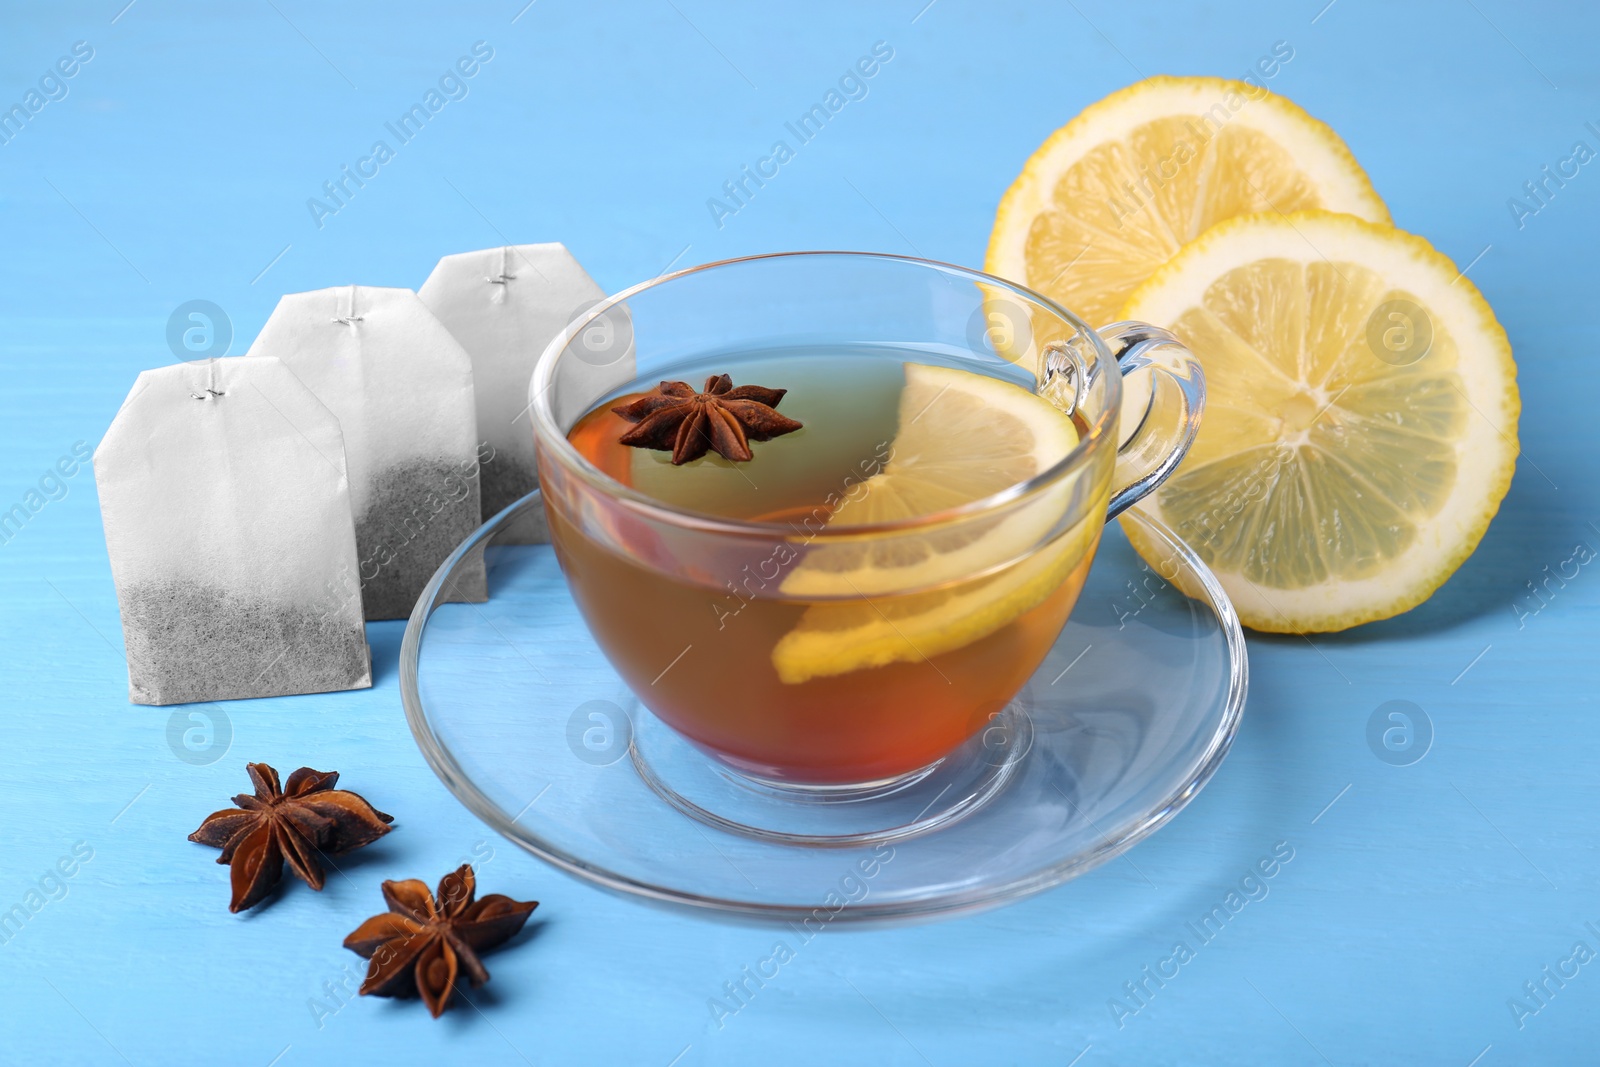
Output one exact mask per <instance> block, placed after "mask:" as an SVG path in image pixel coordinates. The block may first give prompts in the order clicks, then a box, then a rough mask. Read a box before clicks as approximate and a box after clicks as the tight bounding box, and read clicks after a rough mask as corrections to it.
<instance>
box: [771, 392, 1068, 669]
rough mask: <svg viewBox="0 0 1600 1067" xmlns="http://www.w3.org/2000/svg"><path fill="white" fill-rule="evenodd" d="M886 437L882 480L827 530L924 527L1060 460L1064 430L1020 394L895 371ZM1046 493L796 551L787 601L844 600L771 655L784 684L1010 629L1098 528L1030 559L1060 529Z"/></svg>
mask: <svg viewBox="0 0 1600 1067" xmlns="http://www.w3.org/2000/svg"><path fill="white" fill-rule="evenodd" d="M905 373H906V384H905V389H904V390H903V391H902V393H901V395H900V403H899V416H898V419H899V421H898V428H897V430H896V433H895V438H894V441H893V445H892V449H891V451H890V455H889V458H888V460H887V462H886V463H885V464H884V466H883V469H882V470H880V471H879V472H877V473H876V474H874V475H873V476H872V477H871V478H869V479H867V480H866V481H865V482H863V483H861V484H860V485H859V486H857V487H856V489H857V491H856V492H854V493H853V494H851V495H850V496H849V497H848V498H847V499H846V500H845V501H844V502H843V503H842V504H841V505H840V506H839V507H838V508H836V509H835V510H834V512H833V514H832V516H831V517H830V519H829V521H828V527H827V528H828V530H829V531H830V532H831V533H837V532H838V531H839V530H840V529H841V528H848V527H850V526H861V525H867V524H881V523H888V522H894V521H897V520H902V519H914V518H917V517H919V516H927V515H933V514H935V513H937V512H942V511H945V510H948V509H950V508H955V507H959V506H961V505H963V504H969V503H971V502H973V501H975V500H980V499H983V498H984V497H988V496H992V495H994V494H996V493H999V492H1002V491H1004V490H1005V489H1007V488H1009V487H1011V486H1013V485H1016V484H1018V483H1019V482H1024V481H1027V480H1028V479H1030V478H1032V477H1034V476H1035V475H1037V474H1039V473H1040V472H1041V471H1044V470H1046V469H1047V468H1049V467H1052V466H1054V465H1055V464H1056V463H1058V462H1060V460H1061V459H1063V458H1064V457H1065V456H1066V455H1067V453H1069V452H1070V451H1071V450H1072V449H1073V448H1074V447H1075V446H1076V445H1077V443H1078V439H1079V435H1078V431H1077V429H1076V427H1075V426H1074V425H1073V423H1072V420H1071V419H1070V418H1068V417H1067V416H1066V415H1065V414H1063V413H1062V412H1061V411H1059V410H1058V409H1057V408H1055V407H1054V406H1053V405H1052V404H1050V403H1049V402H1048V401H1046V400H1044V399H1043V398H1041V397H1039V396H1036V395H1034V394H1033V393H1030V392H1029V391H1028V390H1026V389H1023V388H1021V387H1020V386H1017V385H1013V384H1011V383H1009V382H1004V381H1001V380H999V379H995V378H990V377H987V376H985V375H982V374H976V373H973V372H970V371H963V370H955V369H951V368H948V367H936V366H927V365H923V364H907V365H906V367H905ZM1069 489H1070V486H1069V485H1067V484H1058V485H1055V486H1052V487H1051V489H1050V490H1049V491H1048V492H1047V493H1046V494H1045V495H1044V497H1042V498H1041V499H1038V500H1036V501H1034V502H1033V503H1032V504H1030V505H1027V506H1023V507H1020V508H1017V509H1015V510H1014V511H1013V512H1012V513H1010V514H1009V515H1006V516H1004V517H996V518H989V519H983V520H968V521H966V522H962V523H959V524H957V525H956V526H954V527H952V528H941V527H940V526H938V525H935V526H933V527H932V528H931V529H929V530H928V531H927V532H925V533H912V534H881V533H874V534H864V535H863V537H862V538H861V540H859V541H850V540H843V541H839V540H836V539H834V538H833V537H830V538H829V540H828V541H827V542H826V543H823V544H819V545H814V546H811V547H809V548H808V549H807V551H806V554H805V556H804V558H802V560H801V561H800V563H799V564H798V565H797V566H796V567H795V568H794V569H793V570H792V571H790V572H789V574H788V575H787V577H786V578H785V579H784V582H783V586H782V589H783V592H784V594H785V595H786V596H790V597H795V598H797V599H806V598H818V599H822V598H836V597H843V598H850V599H846V600H840V601H838V602H822V603H816V604H813V605H812V606H810V607H808V608H807V609H806V611H805V613H804V615H802V617H801V619H800V621H799V622H798V623H797V624H796V626H795V628H794V629H793V630H791V631H790V632H789V633H788V634H786V635H785V636H784V637H783V638H781V639H780V640H779V642H778V644H777V646H776V647H775V648H774V650H773V654H772V660H773V665H774V667H775V668H776V669H777V672H778V675H779V677H780V678H782V679H783V680H784V681H785V682H790V683H798V682H803V681H806V680H807V679H809V678H814V677H819V676H827V675H836V674H844V673H847V672H849V671H853V670H858V669H861V668H864V667H874V666H883V665H885V664H888V663H894V662H916V661H920V660H923V659H929V658H932V657H934V656H937V655H939V654H940V653H942V652H948V651H951V650H954V649H957V648H961V647H963V646H965V645H967V644H970V643H971V642H973V641H976V640H978V639H979V638H982V637H985V636H987V635H989V634H991V633H993V632H994V631H996V630H998V629H999V628H1000V627H1002V626H1005V625H1006V624H1007V623H1009V622H1012V621H1013V620H1015V619H1017V618H1018V617H1019V616H1021V615H1022V614H1023V613H1024V612H1026V611H1028V610H1029V609H1030V608H1032V607H1034V606H1036V605H1038V604H1040V603H1041V602H1043V601H1044V600H1045V599H1046V598H1047V597H1049V596H1050V595H1051V594H1052V593H1054V592H1056V591H1057V590H1058V589H1059V588H1060V587H1061V585H1062V584H1063V581H1064V579H1065V578H1066V577H1067V575H1068V574H1069V573H1070V572H1071V570H1072V569H1073V567H1074V566H1075V565H1077V564H1079V563H1080V562H1081V561H1082V560H1083V559H1084V557H1085V556H1086V555H1087V554H1088V549H1089V548H1091V547H1092V545H1093V539H1094V538H1095V537H1097V536H1098V529H1099V523H1098V522H1095V521H1091V522H1085V523H1080V524H1079V528H1077V529H1074V530H1072V531H1069V532H1067V533H1065V534H1063V535H1061V536H1060V537H1058V538H1056V539H1055V540H1054V541H1052V542H1050V543H1049V544H1048V545H1047V546H1044V547H1043V548H1042V549H1041V550H1040V551H1037V552H1034V553H1033V554H1032V555H1029V552H1030V550H1032V549H1034V548H1036V547H1038V546H1039V544H1040V541H1041V539H1043V538H1045V537H1047V536H1048V534H1049V532H1050V530H1051V528H1052V527H1053V526H1054V525H1056V524H1058V523H1059V522H1060V520H1061V517H1062V514H1063V511H1064V509H1065V507H1066V501H1067V499H1068V498H1069V496H1070V492H1069Z"/></svg>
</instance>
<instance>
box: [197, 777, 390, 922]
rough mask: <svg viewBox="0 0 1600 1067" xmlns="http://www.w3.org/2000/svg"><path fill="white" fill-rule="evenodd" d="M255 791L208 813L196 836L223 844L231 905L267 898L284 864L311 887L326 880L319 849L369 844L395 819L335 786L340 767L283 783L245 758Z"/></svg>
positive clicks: (221, 859)
mask: <svg viewBox="0 0 1600 1067" xmlns="http://www.w3.org/2000/svg"><path fill="white" fill-rule="evenodd" d="M245 769H246V770H247V771H249V772H250V781H251V783H252V784H253V785H254V786H255V789H256V791H255V795H254V796H251V795H250V794H248V793H240V794H239V795H238V796H236V797H234V798H233V802H234V803H235V804H237V805H238V807H236V808H225V809H224V810H222V811H216V812H212V813H211V814H210V815H208V816H206V819H205V822H203V823H201V824H200V829H198V830H196V831H195V832H194V833H192V834H190V835H189V840H190V841H198V842H199V843H200V844H202V845H210V846H211V847H213V848H220V849H222V855H221V856H219V857H218V858H217V862H218V863H226V864H228V866H229V868H230V874H231V875H232V881H233V900H232V901H231V902H230V903H229V904H228V910H229V911H232V912H240V911H244V910H245V909H246V908H249V907H253V906H254V905H256V904H259V903H260V902H261V901H262V900H264V899H266V896H267V894H269V893H271V892H272V889H273V887H274V886H276V885H277V884H278V879H280V878H281V877H282V876H283V865H284V863H288V864H289V869H290V870H292V871H294V873H295V874H297V875H299V876H300V878H301V880H302V881H304V882H305V883H306V884H307V885H309V886H310V887H311V888H312V889H321V888H322V884H323V871H322V864H321V862H319V861H318V859H317V853H318V852H324V853H327V854H329V855H337V854H338V853H341V852H349V851H350V850H351V849H357V848H360V847H361V846H362V845H367V844H371V843H372V842H373V841H376V840H377V839H378V838H380V837H382V836H383V835H384V834H386V833H388V832H389V824H390V823H391V822H394V819H393V818H392V817H390V816H388V815H385V814H384V813H383V812H381V811H379V810H378V809H377V808H374V807H373V806H372V805H371V804H368V803H367V802H366V800H364V799H363V798H362V797H361V796H359V795H358V794H356V793H351V792H348V791H346V790H343V789H335V788H334V786H335V785H337V784H338V782H339V772H338V771H314V770H312V769H311V768H310V767H301V768H300V769H299V770H297V771H295V772H294V773H293V774H291V775H289V781H288V783H287V784H285V785H282V786H280V785H279V783H278V772H277V771H275V770H273V769H272V768H271V767H269V766H267V765H266V764H265V763H251V764H247V765H246V767H245Z"/></svg>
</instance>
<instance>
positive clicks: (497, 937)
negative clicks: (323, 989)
mask: <svg viewBox="0 0 1600 1067" xmlns="http://www.w3.org/2000/svg"><path fill="white" fill-rule="evenodd" d="M476 893H477V880H476V878H475V877H474V876H473V873H472V867H471V865H470V864H463V865H461V866H460V867H458V868H456V869H455V870H454V871H451V872H450V873H449V874H447V875H445V876H444V877H443V878H441V879H439V895H438V897H437V899H436V898H435V897H434V895H433V894H432V893H429V892H428V886H427V883H425V882H423V881H421V880H420V879H416V878H408V879H406V880H405V881H403V882H385V883H383V899H384V901H385V902H386V903H387V904H388V905H389V911H388V913H387V914H384V915H374V916H373V917H372V918H370V919H368V920H367V921H366V922H364V923H362V924H361V925H360V926H358V927H356V929H355V930H354V931H353V932H352V933H351V934H350V936H349V937H347V938H345V939H344V947H345V948H347V949H349V950H350V951H352V952H354V953H356V954H357V955H359V956H362V957H364V958H366V959H368V960H371V961H372V962H371V963H370V964H368V965H367V978H366V981H364V982H362V983H361V993H362V995H363V996H366V995H367V994H372V995H373V996H379V997H394V996H405V995H409V994H411V993H418V994H420V995H421V996H422V1000H423V1003H425V1004H427V1005H428V1010H429V1011H430V1012H432V1013H433V1017H434V1018H435V1019H437V1018H438V1017H439V1016H440V1015H441V1014H442V1013H443V1012H444V1009H445V1005H446V1004H448V1003H449V1002H450V995H451V993H453V992H454V991H455V986H456V979H457V977H458V976H459V974H460V972H461V971H465V972H466V973H467V978H468V979H469V980H470V981H471V982H472V986H473V988H474V989H476V988H477V987H478V986H481V985H483V983H485V982H487V981H488V980H489V972H488V970H487V969H486V968H485V967H484V966H483V961H482V960H480V959H478V953H479V952H483V951H485V950H487V949H491V948H494V947H495V946H496V945H500V944H504V943H505V942H506V941H509V940H510V939H511V938H513V937H515V936H516V935H517V932H518V931H520V930H521V929H522V927H523V925H524V924H525V923H526V922H527V921H528V916H529V915H531V914H533V909H534V908H537V907H538V906H539V902H538V901H537V900H512V899H511V898H510V897H508V896H502V895H501V894H499V893H491V894H490V895H489V896H486V897H484V898H483V899H482V900H474V899H473V897H474V895H475V894H476Z"/></svg>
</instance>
